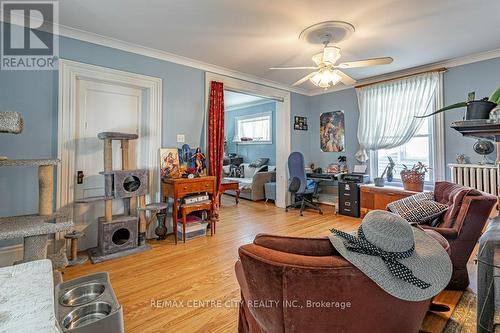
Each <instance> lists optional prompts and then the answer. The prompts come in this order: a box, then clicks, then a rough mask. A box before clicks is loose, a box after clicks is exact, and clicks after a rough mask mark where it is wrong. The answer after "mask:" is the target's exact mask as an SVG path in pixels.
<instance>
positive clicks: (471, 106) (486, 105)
mask: <svg viewBox="0 0 500 333" xmlns="http://www.w3.org/2000/svg"><path fill="white" fill-rule="evenodd" d="M496 106H497V104H496V103H493V102H490V101H471V102H468V103H467V111H466V113H465V120H473V119H489V118H490V111H491V110H493V109H494V108H495V107H496Z"/></svg>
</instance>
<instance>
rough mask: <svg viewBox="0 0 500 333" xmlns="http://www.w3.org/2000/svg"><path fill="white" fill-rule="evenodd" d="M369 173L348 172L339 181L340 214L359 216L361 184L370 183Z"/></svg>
mask: <svg viewBox="0 0 500 333" xmlns="http://www.w3.org/2000/svg"><path fill="white" fill-rule="evenodd" d="M368 182H369V178H368V175H363V174H346V175H344V176H343V178H342V180H340V181H339V214H341V215H347V216H352V217H359V216H360V213H359V200H360V193H361V189H360V188H359V186H360V185H361V184H364V183H368Z"/></svg>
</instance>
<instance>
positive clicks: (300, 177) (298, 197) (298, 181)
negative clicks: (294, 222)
mask: <svg viewBox="0 0 500 333" xmlns="http://www.w3.org/2000/svg"><path fill="white" fill-rule="evenodd" d="M288 172H289V174H290V179H289V181H288V191H289V192H290V193H292V196H293V198H292V202H293V203H292V204H291V205H288V206H287V207H286V208H285V210H286V211H287V212H288V209H289V208H298V207H300V216H303V214H302V212H303V211H304V209H305V208H306V207H308V208H311V209H314V210H317V211H318V212H319V213H320V214H323V211H322V210H321V208H320V207H319V205H318V204H317V203H315V202H314V198H315V196H316V195H317V190H318V185H317V184H316V183H315V182H314V181H313V180H311V179H307V177H306V171H305V163H304V155H302V153H299V152H293V153H291V154H290V156H289V157H288Z"/></svg>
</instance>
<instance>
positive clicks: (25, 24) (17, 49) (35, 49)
mask: <svg viewBox="0 0 500 333" xmlns="http://www.w3.org/2000/svg"><path fill="white" fill-rule="evenodd" d="M1 9H2V11H1V12H2V22H3V23H2V31H1V43H0V44H1V55H0V69H1V70H54V69H57V63H56V60H57V56H58V54H59V38H58V36H59V31H58V27H59V25H58V23H59V22H58V21H59V20H58V18H59V10H58V9H59V8H58V2H57V1H1Z"/></svg>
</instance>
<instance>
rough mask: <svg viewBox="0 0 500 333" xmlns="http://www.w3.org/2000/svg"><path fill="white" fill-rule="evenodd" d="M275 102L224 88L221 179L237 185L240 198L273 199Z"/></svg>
mask: <svg viewBox="0 0 500 333" xmlns="http://www.w3.org/2000/svg"><path fill="white" fill-rule="evenodd" d="M277 103H279V102H278V101H276V100H273V99H269V98H265V97H260V96H254V95H250V94H246V93H240V92H234V91H231V90H225V91H224V166H223V172H222V174H223V177H224V179H225V181H233V182H238V183H239V184H240V185H239V186H240V190H241V192H240V197H241V198H244V199H248V200H252V201H260V200H264V199H266V200H267V199H270V200H272V202H273V203H274V202H275V201H276V195H275V193H276V191H275V186H276V106H277ZM267 183H273V184H267ZM266 190H267V193H266ZM226 193H228V194H233V195H234V193H231V192H230V191H226Z"/></svg>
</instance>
